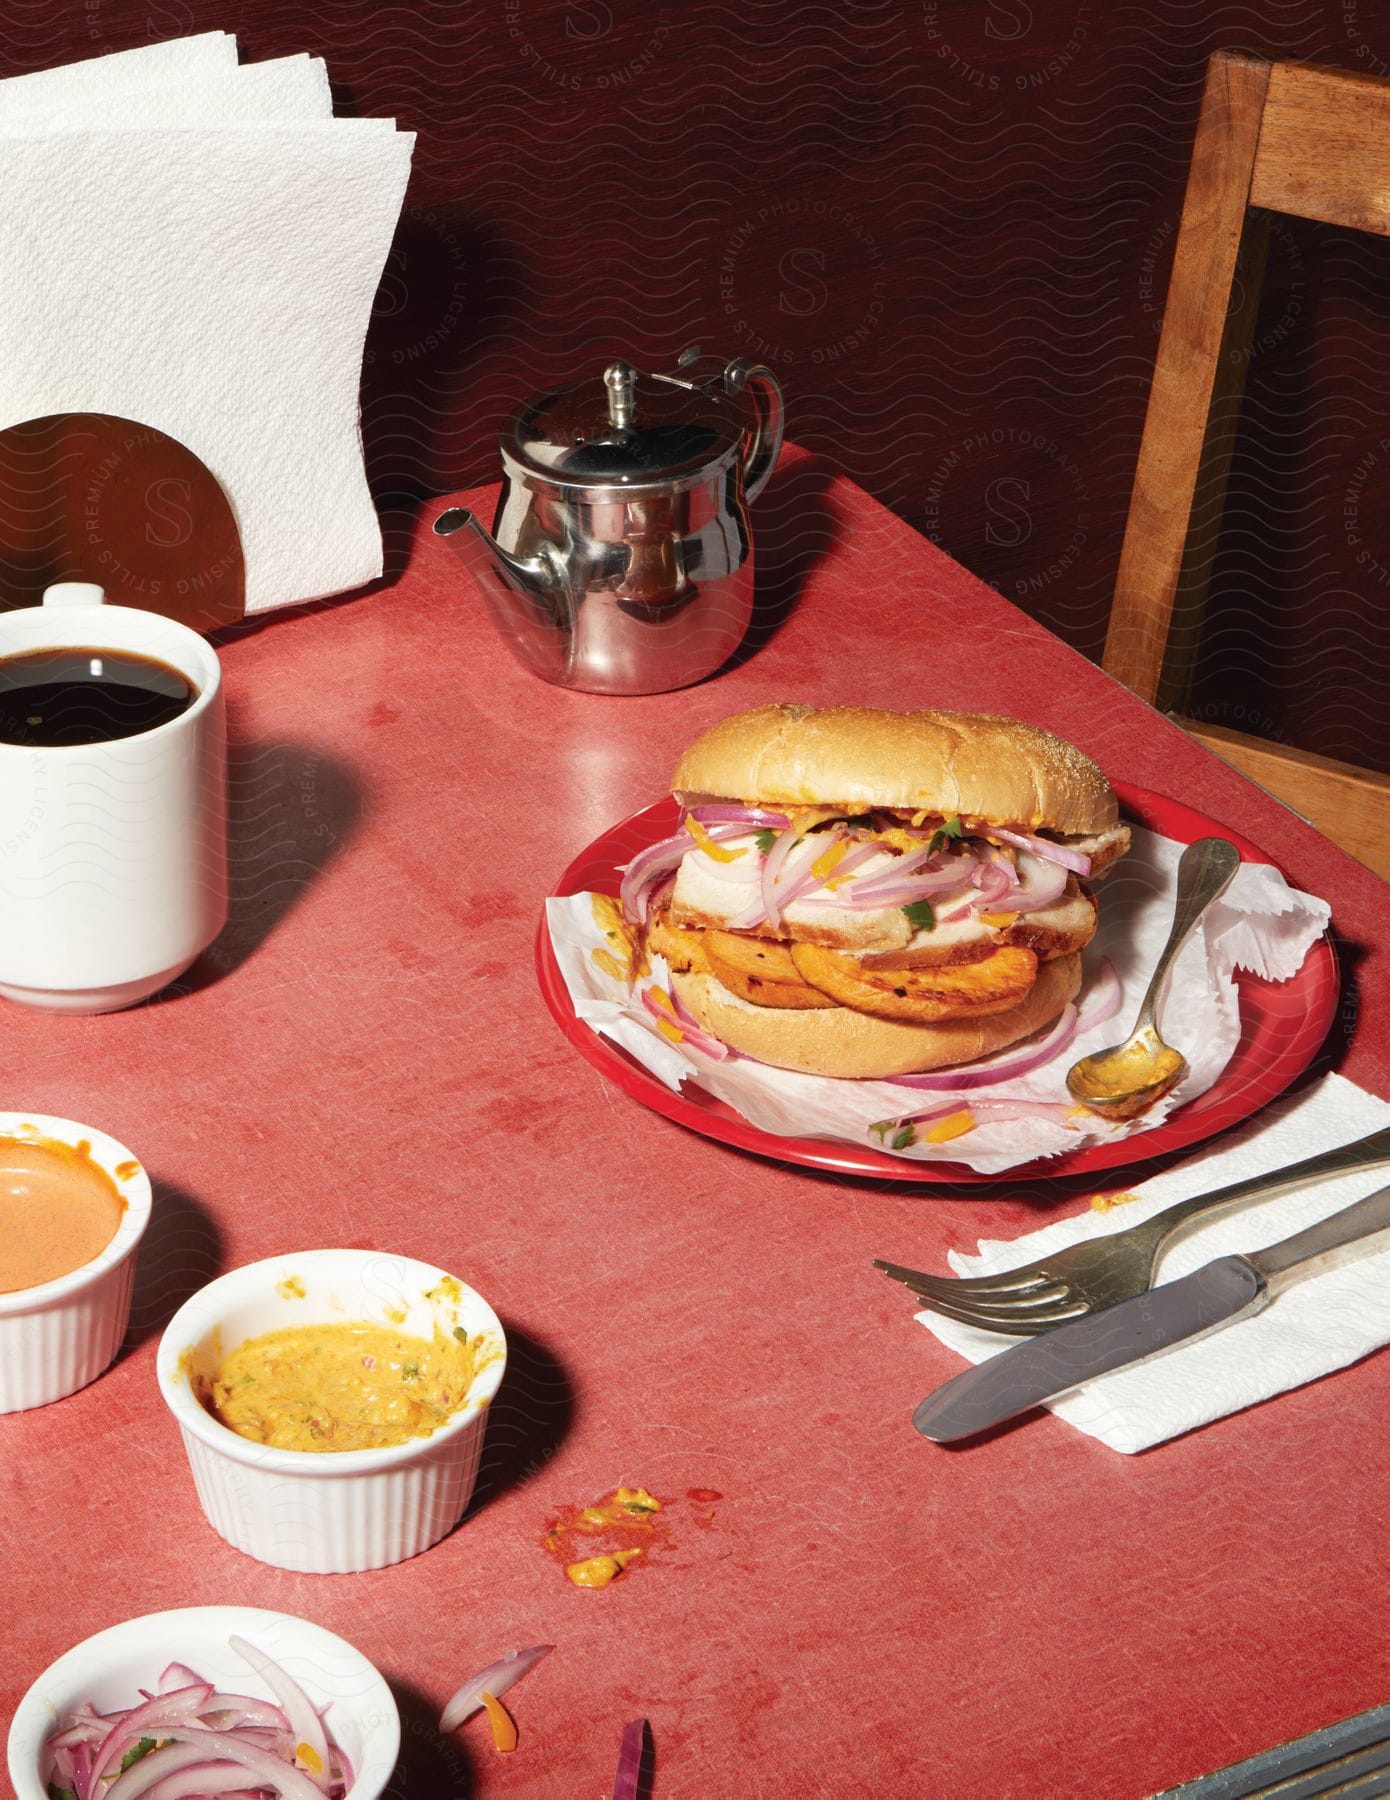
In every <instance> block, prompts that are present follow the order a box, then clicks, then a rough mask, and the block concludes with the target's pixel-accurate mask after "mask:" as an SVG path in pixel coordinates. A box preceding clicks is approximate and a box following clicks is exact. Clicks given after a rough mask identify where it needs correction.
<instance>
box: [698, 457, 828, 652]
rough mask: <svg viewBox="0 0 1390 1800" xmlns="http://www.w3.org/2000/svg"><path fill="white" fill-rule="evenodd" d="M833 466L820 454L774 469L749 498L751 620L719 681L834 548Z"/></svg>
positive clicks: (785, 611)
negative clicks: (830, 491)
mask: <svg viewBox="0 0 1390 1800" xmlns="http://www.w3.org/2000/svg"><path fill="white" fill-rule="evenodd" d="M834 477H835V471H834V470H833V469H832V468H831V466H830V464H829V463H827V462H825V461H823V460H822V459H821V458H820V457H815V456H813V457H810V458H808V459H807V460H806V461H804V462H797V463H794V464H792V465H791V467H789V468H787V469H784V470H778V471H777V472H775V473H774V474H773V476H772V478H771V480H769V482H768V484H767V486H766V488H764V490H763V492H762V493H761V494H760V495H759V496H758V498H757V500H756V501H754V503H753V539H754V568H755V571H756V573H755V577H754V580H755V593H754V601H753V622H752V624H751V625H750V626H749V627H748V634H747V636H746V637H745V638H744V640H743V642H742V643H741V644H740V645H739V647H738V649H737V650H735V651H734V653H733V655H732V656H731V657H730V658H729V659H728V661H727V662H725V663H722V664H721V665H720V667H719V668H718V669H716V670H715V672H714V674H713V675H711V676H710V677H709V679H710V680H711V681H717V680H718V678H719V677H720V676H721V675H725V674H727V673H728V671H729V670H730V669H736V668H738V666H739V664H740V663H746V662H747V661H748V660H749V658H750V657H753V656H756V655H757V654H758V652H759V650H761V649H762V648H763V646H764V645H765V644H770V643H771V642H772V640H773V638H774V637H776V635H777V633H778V632H779V631H780V630H781V628H782V626H783V625H784V624H785V623H786V621H787V620H788V619H789V618H790V617H791V615H792V613H793V612H794V611H795V609H796V603H797V601H798V600H799V599H800V598H801V595H802V591H803V589H804V588H805V586H806V582H807V579H808V577H809V576H810V574H811V571H812V570H813V569H814V568H815V566H816V564H817V563H819V562H820V561H821V560H822V559H823V558H824V557H826V556H828V555H829V553H830V552H831V551H832V550H833V549H834V548H835V545H836V543H837V542H838V541H839V536H840V528H839V525H838V523H837V522H836V519H835V516H834V514H833V513H832V512H831V510H830V507H829V504H828V503H827V501H826V497H825V496H826V491H827V489H828V488H829V486H830V483H831V482H832V481H833V480H834Z"/></svg>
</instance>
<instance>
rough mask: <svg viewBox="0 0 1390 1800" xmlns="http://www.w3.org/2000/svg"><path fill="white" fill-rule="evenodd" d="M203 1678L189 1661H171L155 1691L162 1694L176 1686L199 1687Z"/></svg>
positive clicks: (170, 1691)
mask: <svg viewBox="0 0 1390 1800" xmlns="http://www.w3.org/2000/svg"><path fill="white" fill-rule="evenodd" d="M202 1679H203V1678H202V1676H201V1675H199V1674H197V1673H195V1671H194V1670H192V1669H190V1668H189V1666H188V1664H187V1663H181V1662H171V1663H170V1664H169V1666H168V1668H167V1669H165V1671H164V1673H163V1674H162V1675H161V1676H160V1678H159V1680H158V1682H157V1683H156V1684H155V1691H156V1692H157V1693H160V1694H168V1693H172V1691H173V1690H174V1689H175V1688H183V1687H197V1686H199V1685H200V1683H201V1682H202ZM141 1691H142V1692H143V1691H144V1690H143V1689H142V1690H141Z"/></svg>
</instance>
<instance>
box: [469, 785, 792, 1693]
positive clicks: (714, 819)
mask: <svg viewBox="0 0 1390 1800" xmlns="http://www.w3.org/2000/svg"><path fill="white" fill-rule="evenodd" d="M689 815H690V817H691V818H692V819H698V820H699V821H700V823H701V824H702V825H724V824H729V825H755V826H757V827H758V829H759V830H765V831H785V830H786V828H787V827H788V826H789V825H790V824H791V820H790V819H789V818H788V817H787V815H786V813H780V812H769V811H768V810H767V808H766V807H762V806H724V805H719V806H692V807H690V808H689ZM496 1698H497V1696H496V1695H495V1694H494V1695H493V1699H494V1700H495V1699H496Z"/></svg>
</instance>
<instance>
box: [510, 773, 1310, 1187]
mask: <svg viewBox="0 0 1390 1800" xmlns="http://www.w3.org/2000/svg"><path fill="white" fill-rule="evenodd" d="M1114 788H1115V792H1116V794H1117V795H1118V796H1119V799H1120V805H1121V808H1122V809H1123V812H1124V814H1125V816H1126V818H1128V819H1130V820H1132V821H1133V822H1134V823H1135V824H1138V825H1145V826H1147V827H1148V828H1149V830H1151V831H1156V832H1159V833H1161V834H1162V835H1163V836H1164V837H1169V838H1172V839H1173V840H1174V841H1175V842H1177V843H1179V844H1190V843H1191V842H1192V841H1193V840H1194V839H1195V838H1199V837H1224V838H1229V839H1230V840H1231V842H1232V843H1233V844H1234V845H1235V846H1236V847H1237V849H1238V850H1239V851H1240V853H1241V855H1242V857H1244V859H1245V860H1246V861H1247V862H1260V863H1271V864H1273V863H1274V858H1273V857H1272V856H1267V855H1266V854H1265V853H1264V851H1263V850H1261V849H1260V848H1259V847H1258V845H1255V844H1252V843H1251V842H1250V840H1249V838H1246V837H1242V836H1241V834H1240V833H1239V832H1238V831H1232V830H1231V829H1230V827H1229V826H1227V825H1220V824H1218V823H1217V822H1216V820H1215V819H1209V818H1207V816H1206V815H1205V814H1204V813H1199V812H1197V811H1196V810H1195V809H1194V808H1193V807H1190V806H1184V805H1183V804H1182V803H1181V801H1178V800H1169V799H1167V798H1166V797H1165V796H1164V795H1162V794H1151V793H1150V792H1149V791H1148V790H1147V788H1137V787H1130V786H1129V785H1128V784H1127V783H1125V782H1120V781H1117V782H1115V783H1114ZM678 816H679V809H678V808H677V806H676V802H675V801H674V800H673V799H670V798H668V799H665V800H660V801H658V802H657V804H656V805H655V806H649V807H647V809H646V810H645V811H644V812H640V813H634V814H633V816H632V817H631V818H630V819H624V820H623V822H622V824H621V825H615V826H613V828H612V829H611V830H609V831H605V832H604V834H603V836H602V837H600V838H596V839H595V840H594V842H593V843H592V844H590V845H589V847H588V849H587V850H583V851H581V852H580V854H579V855H578V856H577V857H576V858H575V859H574V861H573V862H572V863H571V864H570V866H569V867H568V868H567V869H566V870H565V872H564V874H563V875H562V876H561V878H560V883H559V886H558V887H557V888H556V890H555V892H556V894H557V895H559V896H564V895H566V894H582V893H584V892H586V891H587V892H590V893H598V894H616V893H617V891H618V883H619V876H618V873H617V870H618V869H619V868H620V867H621V866H622V865H623V864H625V863H627V862H629V861H630V860H631V859H632V858H633V857H634V856H635V855H636V854H637V852H638V851H639V850H642V849H645V848H646V846H647V845H648V844H655V843H657V842H659V841H660V839H662V838H664V837H670V835H671V833H672V832H673V831H674V830H675V829H676V821H677V818H678ZM1274 866H1275V867H1277V866H1278V865H1277V864H1275V865H1274ZM536 969H537V973H538V975H539V977H540V987H541V993H542V994H543V995H544V996H545V1001H546V1004H547V1006H549V1008H550V1010H551V1012H552V1013H554V1015H555V1018H556V1021H557V1023H558V1024H559V1027H560V1029H561V1031H563V1032H564V1034H565V1036H566V1037H567V1038H568V1039H569V1040H570V1042H571V1043H572V1044H574V1045H575V1047H576V1048H577V1049H578V1050H579V1052H580V1053H581V1055H583V1056H585V1057H587V1059H588V1060H589V1061H590V1062H591V1063H592V1064H593V1065H594V1067H595V1068H596V1069H600V1070H601V1071H602V1072H603V1073H604V1074H605V1075H606V1076H608V1078H609V1079H610V1080H611V1081H616V1082H617V1084H618V1086H619V1087H620V1088H622V1089H623V1091H624V1093H628V1094H631V1095H632V1096H633V1097H634V1099H637V1100H640V1101H641V1102H642V1103H643V1105H645V1106H650V1107H651V1108H652V1110H653V1111H654V1112H659V1113H663V1114H664V1115H665V1116H666V1117H667V1118H668V1119H675V1120H676V1121H677V1122H678V1123H679V1124H681V1125H688V1126H689V1127H690V1129H691V1130H692V1131H699V1132H702V1133H703V1134H704V1135H705V1136H706V1137H710V1138H715V1139H717V1140H718V1141H719V1142H720V1143H721V1144H734V1145H736V1146H737V1147H738V1148H739V1149H740V1150H756V1151H757V1152H758V1153H759V1154H760V1155H762V1156H772V1157H776V1158H777V1159H778V1160H779V1161H781V1162H791V1163H801V1164H803V1165H804V1166H805V1167H807V1168H811V1169H830V1170H833V1171H834V1172H835V1173H837V1174H841V1175H869V1176H874V1177H876V1178H877V1179H879V1180H882V1181H915V1182H922V1181H929V1182H931V1183H933V1184H936V1183H951V1184H955V1183H961V1184H971V1183H976V1182H993V1183H996V1184H997V1183H999V1182H1001V1181H1002V1182H1009V1181H1037V1180H1041V1179H1044V1178H1051V1177H1061V1176H1065V1175H1085V1174H1090V1173H1091V1172H1092V1171H1093V1170H1097V1169H1114V1168H1119V1167H1121V1166H1123V1165H1124V1164H1127V1163H1136V1162H1146V1161H1147V1160H1148V1159H1149V1158H1150V1157H1152V1156H1160V1155H1162V1154H1163V1153H1164V1152H1165V1151H1169V1150H1180V1149H1183V1148H1185V1147H1186V1146H1187V1145H1189V1144H1196V1143H1200V1142H1201V1140H1202V1139H1203V1138H1209V1137H1212V1136H1213V1135H1214V1134H1215V1133H1216V1132H1218V1131H1224V1130H1225V1129H1226V1127H1227V1126H1228V1125H1235V1124H1237V1123H1238V1122H1239V1121H1240V1120H1241V1119H1248V1118H1249V1117H1250V1116H1251V1115H1252V1114H1253V1113H1256V1112H1258V1111H1259V1109H1260V1108H1261V1107H1262V1106H1264V1105H1266V1104H1267V1103H1268V1102H1269V1101H1271V1100H1272V1099H1273V1098H1274V1096H1275V1095H1276V1094H1279V1093H1282V1092H1283V1090H1284V1089H1285V1088H1286V1087H1287V1086H1288V1085H1289V1083H1290V1082H1291V1081H1292V1080H1293V1079H1294V1077H1295V1076H1296V1075H1300V1074H1302V1072H1303V1070H1304V1069H1306V1068H1307V1067H1308V1065H1309V1063H1310V1062H1312V1060H1313V1058H1314V1057H1315V1056H1316V1055H1317V1053H1318V1048H1319V1046H1320V1045H1321V1043H1322V1040H1323V1038H1324V1037H1326V1035H1327V1030H1328V1027H1329V1026H1330V1025H1331V1023H1332V1018H1333V1014H1334V1012H1335V1011H1336V1007H1337V989H1338V978H1337V959H1336V956H1335V955H1334V953H1333V950H1332V946H1331V944H1330V943H1329V942H1328V940H1327V938H1326V937H1322V938H1320V939H1319V940H1318V942H1317V943H1316V944H1314V945H1313V947H1312V949H1311V950H1310V951H1309V952H1308V954H1307V956H1306V957H1305V958H1304V959H1303V966H1302V968H1301V969H1299V971H1298V973H1297V974H1296V975H1294V976H1293V977H1292V978H1291V979H1290V980H1289V981H1262V980H1261V979H1260V978H1259V977H1258V976H1256V975H1250V974H1247V973H1245V972H1243V971H1242V972H1241V973H1240V974H1239V975H1237V977H1236V982H1237V985H1238V987H1239V990H1240V1014H1241V1024H1242V1030H1241V1036H1240V1042H1239V1043H1238V1044H1237V1046H1236V1051H1235V1055H1234V1056H1233V1057H1232V1058H1231V1060H1230V1062H1229V1063H1228V1064H1227V1065H1226V1068H1225V1069H1224V1071H1223V1072H1222V1075H1221V1078H1220V1080H1219V1081H1217V1082H1216V1083H1215V1085H1214V1086H1212V1087H1210V1088H1208V1089H1207V1091H1206V1093H1205V1094H1200V1095H1198V1097H1197V1098H1196V1099H1195V1100H1190V1101H1188V1103H1187V1105H1186V1106H1181V1107H1179V1108H1178V1110H1177V1111H1176V1112H1175V1113H1173V1114H1172V1115H1171V1116H1170V1117H1169V1118H1167V1119H1165V1120H1164V1122H1163V1124H1161V1125H1157V1126H1155V1127H1154V1129H1153V1130H1152V1131H1145V1132H1140V1133H1138V1134H1137V1135H1135V1136H1134V1137H1129V1138H1120V1139H1117V1140H1115V1141H1113V1142H1111V1143H1107V1144H1094V1145H1091V1146H1090V1147H1089V1148H1087V1149H1084V1150H1072V1151H1068V1152H1067V1153H1065V1154H1064V1155H1061V1156H1052V1157H1046V1158H1044V1159H1043V1160H1041V1161H1039V1162H1033V1163H1024V1164H1020V1166H1019V1167H1018V1168H1016V1169H1006V1170H1004V1171H1003V1172H1002V1173H1000V1174H997V1175H981V1174H978V1173H977V1172H976V1171H975V1170H974V1169H969V1168H966V1167H965V1166H964V1165H963V1164H961V1163H954V1162H942V1163H924V1162H922V1161H920V1160H913V1161H911V1162H909V1161H907V1160H906V1159H905V1158H903V1157H898V1156H889V1155H887V1154H886V1153H885V1152H884V1151H882V1150H875V1149H873V1148H872V1147H871V1146H869V1145H867V1144H866V1145H865V1146H864V1148H863V1149H858V1148H856V1147H855V1146H854V1145H853V1144H846V1143H842V1142H840V1141H839V1140H838V1139H828V1138H812V1137H778V1136H777V1135H776V1134H775V1133H774V1132H770V1131H763V1130H761V1129H760V1128H759V1127H758V1126H756V1125H751V1124H749V1122H748V1120H747V1119H745V1118H744V1117H743V1115H742V1114H741V1113H737V1112H735V1111H734V1109H733V1108H732V1107H731V1106H727V1105H726V1104H725V1103H724V1101H722V1100H716V1099H715V1098H714V1096H713V1095H712V1094H707V1093H706V1092H705V1091H704V1090H703V1089H702V1088H699V1087H696V1086H695V1085H694V1083H693V1082H688V1083H687V1084H686V1085H685V1086H684V1087H683V1088H682V1089H681V1091H680V1093H678V1094H677V1093H672V1091H671V1089H670V1088H668V1087H667V1086H665V1084H664V1083H663V1082H660V1081H658V1080H657V1078H656V1077H655V1076H654V1075H651V1074H649V1073H648V1071H647V1070H646V1069H644V1068H643V1067H642V1066H641V1064H640V1063H637V1062H634V1061H633V1059H632V1058H631V1057H630V1056H629V1055H628V1054H627V1052H626V1051H625V1050H620V1049H619V1048H618V1046H617V1045H616V1044H613V1043H610V1042H609V1040H608V1039H607V1038H603V1037H600V1036H599V1035H598V1033H597V1032H596V1031H594V1030H593V1029H592V1028H591V1027H590V1026H588V1025H586V1024H585V1023H584V1022H583V1020H581V1019H577V1018H576V1017H575V1015H574V1009H573V1007H572V1006H571V1004H570V997H569V993H568V990H567V989H566V987H565V983H564V978H563V976H562V975H561V974H560V966H559V964H558V963H557V962H556V960H555V952H554V951H553V949H552V948H551V944H550V934H549V933H548V932H547V930H546V926H545V917H544V914H542V916H541V923H540V929H539V931H538V932H537V934H536Z"/></svg>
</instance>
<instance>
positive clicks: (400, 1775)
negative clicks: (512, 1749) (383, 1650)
mask: <svg viewBox="0 0 1390 1800" xmlns="http://www.w3.org/2000/svg"><path fill="white" fill-rule="evenodd" d="M472 1673H473V1671H472V1670H471V1669H464V1668H460V1669H459V1676H458V1678H459V1681H460V1682H462V1681H463V1680H464V1679H465V1678H466V1677H467V1676H469V1675H471V1674H472ZM391 1692H392V1693H393V1694H394V1695H395V1697H396V1705H397V1706H398V1707H399V1708H400V1713H401V1754H400V1758H399V1760H398V1761H397V1763H396V1772H395V1774H394V1775H392V1777H391V1780H390V1781H389V1783H388V1784H387V1786H386V1788H385V1790H384V1791H383V1795H382V1800H473V1795H474V1794H475V1793H476V1792H477V1778H476V1774H475V1771H474V1767H473V1760H472V1757H471V1756H470V1755H469V1753H468V1751H467V1750H466V1749H465V1748H464V1746H463V1744H462V1742H461V1741H460V1739H459V1737H458V1735H457V1733H455V1734H453V1735H452V1736H450V1737H447V1738H446V1737H441V1736H440V1734H439V1709H438V1705H437V1704H436V1703H432V1702H431V1701H429V1700H427V1699H426V1698H425V1696H424V1695H423V1694H421V1693H418V1692H417V1691H416V1690H415V1689H414V1688H412V1687H408V1686H406V1685H405V1684H404V1683H402V1682H399V1681H395V1680H393V1681H392V1682H391Z"/></svg>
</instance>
